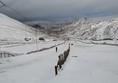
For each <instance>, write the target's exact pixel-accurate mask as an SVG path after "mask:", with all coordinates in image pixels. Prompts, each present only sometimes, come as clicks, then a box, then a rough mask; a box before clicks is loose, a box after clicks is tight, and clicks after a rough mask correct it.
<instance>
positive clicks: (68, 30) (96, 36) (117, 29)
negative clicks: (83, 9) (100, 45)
mask: <svg viewBox="0 0 118 83" xmlns="http://www.w3.org/2000/svg"><path fill="white" fill-rule="evenodd" d="M63 30H64V35H63V36H66V37H69V38H77V39H92V40H112V39H118V20H117V19H116V18H115V19H114V18H113V19H112V20H111V19H110V20H108V19H107V20H103V18H101V19H100V18H96V19H95V18H94V19H87V18H84V19H80V20H77V21H74V22H73V23H72V24H70V25H68V26H65V27H63Z"/></svg>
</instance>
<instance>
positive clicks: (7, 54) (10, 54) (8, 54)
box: [0, 51, 20, 58]
mask: <svg viewBox="0 0 118 83" xmlns="http://www.w3.org/2000/svg"><path fill="white" fill-rule="evenodd" d="M17 55H20V54H16V53H10V52H5V51H3V52H0V58H7V57H15V56H17Z"/></svg>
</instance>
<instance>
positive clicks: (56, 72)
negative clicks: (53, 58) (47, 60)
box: [55, 66, 58, 75]
mask: <svg viewBox="0 0 118 83" xmlns="http://www.w3.org/2000/svg"><path fill="white" fill-rule="evenodd" d="M57 74H58V71H57V66H55V75H57Z"/></svg>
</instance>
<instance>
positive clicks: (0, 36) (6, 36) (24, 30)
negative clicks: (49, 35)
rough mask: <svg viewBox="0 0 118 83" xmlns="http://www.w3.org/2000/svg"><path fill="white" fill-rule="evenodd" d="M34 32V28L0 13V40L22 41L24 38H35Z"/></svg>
mask: <svg viewBox="0 0 118 83" xmlns="http://www.w3.org/2000/svg"><path fill="white" fill-rule="evenodd" d="M35 34H36V33H35V29H34V28H32V27H29V26H27V25H24V24H23V23H21V22H19V21H16V20H14V19H12V18H10V17H8V16H6V15H3V14H1V13H0V41H14V40H15V41H17V40H18V41H19V40H20V41H24V38H31V39H33V38H35ZM37 34H41V33H40V32H39V33H37ZM41 35H42V34H41Z"/></svg>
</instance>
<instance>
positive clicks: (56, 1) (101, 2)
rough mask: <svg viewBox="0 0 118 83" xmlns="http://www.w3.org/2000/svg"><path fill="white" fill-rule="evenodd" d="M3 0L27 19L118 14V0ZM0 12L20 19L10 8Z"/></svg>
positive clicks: (2, 9)
mask: <svg viewBox="0 0 118 83" xmlns="http://www.w3.org/2000/svg"><path fill="white" fill-rule="evenodd" d="M2 1H3V0H2ZM3 2H4V3H6V4H8V5H10V6H11V7H13V8H14V9H15V10H17V11H19V12H20V13H21V14H23V15H24V16H25V17H26V18H27V20H28V19H29V20H33V19H34V20H38V19H39V20H40V19H41V20H43V19H49V20H50V19H51V18H52V19H57V18H70V17H82V16H94V15H96V16H97V15H114V14H118V12H117V11H118V5H117V4H118V0H4V1H3ZM0 12H2V13H5V14H7V15H9V16H11V17H14V18H17V19H19V18H18V15H17V14H16V13H15V12H13V11H12V10H10V9H7V8H1V9H0ZM20 20H22V18H20Z"/></svg>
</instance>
